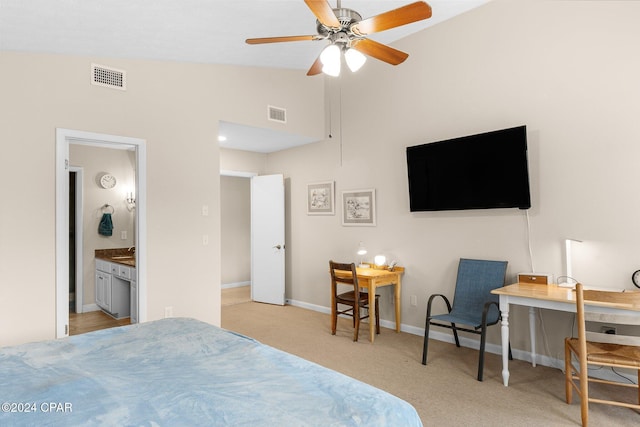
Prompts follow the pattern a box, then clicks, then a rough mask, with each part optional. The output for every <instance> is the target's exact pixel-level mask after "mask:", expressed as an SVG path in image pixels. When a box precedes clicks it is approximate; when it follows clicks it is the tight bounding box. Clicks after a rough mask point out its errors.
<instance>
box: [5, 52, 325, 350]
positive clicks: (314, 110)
mask: <svg viewBox="0 0 640 427" xmlns="http://www.w3.org/2000/svg"><path fill="white" fill-rule="evenodd" d="M92 62H95V63H100V64H104V65H107V66H112V67H114V68H117V69H122V70H126V71H127V91H119V90H112V89H108V88H102V87H97V86H92V85H91V84H90V83H89V82H90V69H91V63H92ZM0 70H2V79H0V94H1V96H0V142H1V144H2V150H3V151H2V158H3V159H5V160H6V161H5V162H3V166H2V168H0V187H1V193H2V197H3V200H5V201H7V205H6V207H5V206H4V205H3V207H4V209H3V210H2V214H1V215H2V217H1V220H0V277H2V280H0V325H2V327H1V329H0V345H8V344H15V343H21V342H27V341H34V340H41V339H48V338H54V336H55V308H56V307H55V271H56V259H55V178H54V177H55V130H56V128H65V129H74V130H81V131H89V132H96V133H104V134H110V135H120V136H128V137H136V138H142V139H144V140H145V141H146V147H147V212H148V214H147V218H146V221H147V235H148V237H147V248H148V251H147V265H148V271H147V280H148V281H147V284H148V285H147V286H148V289H147V290H148V292H147V295H148V298H147V307H148V310H147V313H148V319H149V320H154V319H158V318H162V317H163V316H164V308H165V307H167V306H171V307H173V313H174V315H175V316H189V317H194V318H197V319H201V320H204V321H207V322H210V323H213V324H219V323H220V211H219V207H218V204H219V199H220V194H219V193H220V186H219V183H220V178H219V162H220V158H219V147H218V143H217V133H218V130H217V124H218V122H219V121H220V120H226V121H231V122H236V123H241V124H247V125H250V126H260V127H267V128H268V127H270V126H273V125H272V124H271V123H269V122H268V120H267V115H266V108H267V105H270V104H271V105H278V106H283V107H284V108H287V110H288V111H297V112H299V114H296V115H295V116H296V117H293V115H292V117H291V120H289V121H288V122H287V125H286V126H287V130H288V131H290V132H292V133H297V134H301V135H308V136H310V137H318V136H319V135H321V134H322V128H323V126H324V121H323V120H319V119H318V118H322V117H323V116H322V113H323V105H322V103H318V102H317V99H321V98H322V94H323V93H324V86H323V82H322V80H319V79H309V78H307V77H306V76H304V73H300V72H295V71H283V70H267V69H259V68H250V67H232V66H214V65H202V64H184V63H173V62H156V61H135V60H121V59H114V58H94V57H76V56H63V55H40V54H23V53H15V52H4V51H3V52H0ZM265 79H266V80H268V81H269V85H265V84H264V81H265ZM203 205H207V206H209V213H210V214H209V216H202V206H203ZM204 234H206V235H208V236H209V242H210V243H209V245H206V246H204V245H203V244H202V241H203V239H202V236H203V235H204ZM16 319H25V321H20V322H16ZM9 325H10V326H9Z"/></svg>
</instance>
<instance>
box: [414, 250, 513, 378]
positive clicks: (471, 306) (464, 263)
mask: <svg viewBox="0 0 640 427" xmlns="http://www.w3.org/2000/svg"><path fill="white" fill-rule="evenodd" d="M506 271H507V261H485V260H479V259H464V258H461V259H460V263H459V264H458V277H457V279H456V289H455V293H454V295H453V306H452V305H451V303H450V302H449V300H448V299H447V297H446V296H444V295H442V294H433V295H431V296H430V297H429V301H428V302H427V319H426V321H425V326H424V344H423V348H422V364H423V365H426V364H427V351H428V348H429V326H439V327H441V328H448V329H452V330H453V337H454V339H455V341H456V346H457V347H460V341H459V339H458V331H465V332H471V333H474V334H479V335H480V357H479V360H478V381H482V375H483V369H484V348H485V343H486V334H487V326H491V325H495V324H496V323H498V321H499V320H500V310H499V306H498V296H497V295H493V294H491V291H492V290H493V289H497V288H500V287H502V286H504V278H505V274H506ZM435 298H442V299H443V300H444V302H445V304H446V305H447V310H448V312H447V313H445V314H437V315H432V314H431V305H432V304H433V302H434V300H435ZM459 325H468V326H470V328H468V327H467V328H464V327H460V326H459ZM509 358H511V346H509Z"/></svg>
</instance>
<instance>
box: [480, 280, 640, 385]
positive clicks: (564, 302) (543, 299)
mask: <svg viewBox="0 0 640 427" xmlns="http://www.w3.org/2000/svg"><path fill="white" fill-rule="evenodd" d="M491 293H492V294H496V295H498V296H499V297H500V312H501V314H502V323H501V325H502V329H501V333H502V334H501V340H502V380H503V382H504V385H505V386H508V385H509V304H517V305H522V306H526V307H529V334H530V339H531V363H532V364H533V366H536V321H535V320H536V319H535V308H548V309H551V310H559V311H567V312H573V313H575V312H576V298H575V292H574V290H573V289H572V288H564V287H560V286H558V285H543V284H535V283H515V284H513V285H508V286H505V287H503V288H499V289H495V290H493V291H491ZM585 310H587V311H590V312H595V313H614V314H625V313H626V314H636V315H637V314H638V312H640V307H638V306H631V305H624V304H612V303H602V302H595V301H591V302H590V301H585Z"/></svg>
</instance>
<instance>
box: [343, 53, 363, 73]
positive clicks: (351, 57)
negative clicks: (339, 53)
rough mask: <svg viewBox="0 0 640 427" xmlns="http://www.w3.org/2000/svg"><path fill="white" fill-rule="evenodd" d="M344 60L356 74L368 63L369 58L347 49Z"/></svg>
mask: <svg viewBox="0 0 640 427" xmlns="http://www.w3.org/2000/svg"><path fill="white" fill-rule="evenodd" d="M344 60H345V61H347V66H348V67H349V69H350V70H351V71H352V72H354V73H355V72H356V71H358V70H359V69H360V67H362V66H363V65H364V63H365V62H367V57H366V56H364V55H363V54H362V53H360V52H358V51H357V50H355V49H347V51H346V52H345V53H344Z"/></svg>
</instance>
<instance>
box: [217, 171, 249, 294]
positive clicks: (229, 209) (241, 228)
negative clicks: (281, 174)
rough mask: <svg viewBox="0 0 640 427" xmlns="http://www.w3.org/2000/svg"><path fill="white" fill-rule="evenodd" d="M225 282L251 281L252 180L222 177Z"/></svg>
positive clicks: (222, 232) (223, 283)
mask: <svg viewBox="0 0 640 427" xmlns="http://www.w3.org/2000/svg"><path fill="white" fill-rule="evenodd" d="M220 225H221V227H220V230H221V231H220V242H221V246H222V250H221V251H220V257H221V260H220V263H221V265H220V270H221V280H222V285H232V284H239V283H245V282H247V283H248V282H250V281H251V179H250V178H243V177H233V176H221V177H220Z"/></svg>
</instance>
